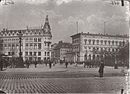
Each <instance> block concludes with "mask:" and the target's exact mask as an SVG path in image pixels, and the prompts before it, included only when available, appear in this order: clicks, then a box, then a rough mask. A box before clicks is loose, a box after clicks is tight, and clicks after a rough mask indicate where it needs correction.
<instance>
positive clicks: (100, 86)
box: [0, 65, 126, 94]
mask: <svg viewBox="0 0 130 94" xmlns="http://www.w3.org/2000/svg"><path fill="white" fill-rule="evenodd" d="M121 69H122V68H119V69H114V68H113V67H106V68H105V73H104V77H103V78H100V77H99V76H98V72H97V70H98V68H83V66H78V67H75V66H74V65H70V66H69V67H68V68H65V67H64V65H56V66H55V67H53V68H52V69H49V68H48V67H45V66H44V67H43V68H42V66H41V65H38V66H37V68H34V66H33V65H32V66H31V67H30V68H29V69H27V68H16V69H14V68H12V69H10V68H9V69H7V70H5V71H2V72H0V89H2V90H4V91H5V92H7V93H9V94H10V93H110V94H120V92H121V89H124V90H125V91H126V82H125V81H126V80H125V79H126V77H125V76H124V73H122V72H121Z"/></svg>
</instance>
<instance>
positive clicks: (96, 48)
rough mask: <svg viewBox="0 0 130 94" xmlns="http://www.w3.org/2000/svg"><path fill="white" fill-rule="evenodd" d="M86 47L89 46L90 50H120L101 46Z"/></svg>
mask: <svg viewBox="0 0 130 94" xmlns="http://www.w3.org/2000/svg"><path fill="white" fill-rule="evenodd" d="M84 48H85V49H87V48H88V50H93V51H103V50H105V51H113V52H114V51H118V48H101V47H100V48H99V47H84Z"/></svg>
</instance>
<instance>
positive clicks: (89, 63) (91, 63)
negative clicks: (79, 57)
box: [83, 61, 100, 68]
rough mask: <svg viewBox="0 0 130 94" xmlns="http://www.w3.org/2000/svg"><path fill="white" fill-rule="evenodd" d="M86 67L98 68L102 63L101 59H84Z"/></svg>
mask: <svg viewBox="0 0 130 94" xmlns="http://www.w3.org/2000/svg"><path fill="white" fill-rule="evenodd" d="M83 63H84V68H86V66H87V68H97V67H99V65H100V61H84V62H83Z"/></svg>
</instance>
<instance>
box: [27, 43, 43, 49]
mask: <svg viewBox="0 0 130 94" xmlns="http://www.w3.org/2000/svg"><path fill="white" fill-rule="evenodd" d="M28 47H29V48H32V47H33V48H34V49H37V47H38V49H41V48H42V45H41V43H26V44H25V48H28Z"/></svg>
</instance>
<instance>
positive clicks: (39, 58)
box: [25, 57, 50, 61]
mask: <svg viewBox="0 0 130 94" xmlns="http://www.w3.org/2000/svg"><path fill="white" fill-rule="evenodd" d="M49 59H50V57H44V60H49ZM25 60H30V61H33V60H34V61H35V60H38V61H40V60H41V57H25Z"/></svg>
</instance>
